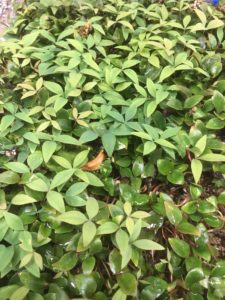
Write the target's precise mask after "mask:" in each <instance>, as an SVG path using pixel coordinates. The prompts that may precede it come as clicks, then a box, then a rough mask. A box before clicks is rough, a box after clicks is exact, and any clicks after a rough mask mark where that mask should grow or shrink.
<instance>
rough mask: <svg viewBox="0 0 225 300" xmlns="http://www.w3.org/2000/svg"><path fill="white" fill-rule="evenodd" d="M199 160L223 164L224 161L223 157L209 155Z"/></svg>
mask: <svg viewBox="0 0 225 300" xmlns="http://www.w3.org/2000/svg"><path fill="white" fill-rule="evenodd" d="M199 159H201V160H205V161H209V162H223V161H225V155H222V154H215V153H209V154H204V155H202V156H200V157H199Z"/></svg>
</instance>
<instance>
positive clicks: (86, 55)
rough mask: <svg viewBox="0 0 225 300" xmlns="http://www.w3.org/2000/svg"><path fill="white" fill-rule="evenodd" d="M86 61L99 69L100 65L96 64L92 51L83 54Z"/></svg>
mask: <svg viewBox="0 0 225 300" xmlns="http://www.w3.org/2000/svg"><path fill="white" fill-rule="evenodd" d="M83 59H84V62H85V63H86V64H87V65H89V66H90V67H91V68H93V69H94V70H96V71H99V66H98V65H97V64H96V62H95V61H94V60H93V57H92V55H91V53H84V54H83Z"/></svg>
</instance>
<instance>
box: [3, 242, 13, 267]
mask: <svg viewBox="0 0 225 300" xmlns="http://www.w3.org/2000/svg"><path fill="white" fill-rule="evenodd" d="M13 255H14V247H13V246H9V247H6V246H4V245H0V257H1V260H0V272H2V271H3V270H4V269H5V268H6V267H7V266H8V265H9V264H10V262H11V260H12V258H13Z"/></svg>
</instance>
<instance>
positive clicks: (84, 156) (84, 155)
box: [73, 150, 89, 169]
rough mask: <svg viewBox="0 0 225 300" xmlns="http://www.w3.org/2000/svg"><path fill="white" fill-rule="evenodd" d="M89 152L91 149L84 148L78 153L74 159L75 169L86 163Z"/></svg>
mask: <svg viewBox="0 0 225 300" xmlns="http://www.w3.org/2000/svg"><path fill="white" fill-rule="evenodd" d="M88 153H89V150H84V151H81V152H80V153H78V154H77V155H76V157H75V158H74V161H73V168H74V169H75V168H78V167H80V166H82V165H83V164H84V162H85V160H86V159H87V157H88Z"/></svg>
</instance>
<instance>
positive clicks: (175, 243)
mask: <svg viewBox="0 0 225 300" xmlns="http://www.w3.org/2000/svg"><path fill="white" fill-rule="evenodd" d="M168 241H169V243H170V246H171V247H172V249H173V251H174V252H175V253H176V254H177V255H179V256H181V257H184V258H187V257H188V256H189V255H190V246H189V245H188V243H186V242H185V241H182V240H180V239H176V238H169V239H168Z"/></svg>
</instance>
